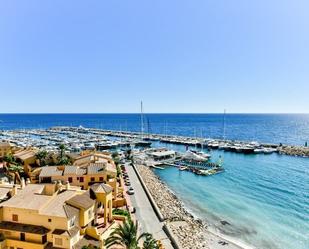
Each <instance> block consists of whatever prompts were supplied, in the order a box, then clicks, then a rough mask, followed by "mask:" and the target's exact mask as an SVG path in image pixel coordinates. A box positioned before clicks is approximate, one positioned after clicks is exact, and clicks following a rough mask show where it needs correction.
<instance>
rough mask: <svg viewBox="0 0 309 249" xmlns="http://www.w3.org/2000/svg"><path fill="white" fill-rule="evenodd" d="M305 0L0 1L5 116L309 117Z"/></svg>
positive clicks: (0, 86)
mask: <svg viewBox="0 0 309 249" xmlns="http://www.w3.org/2000/svg"><path fill="white" fill-rule="evenodd" d="M308 13H309V1H308V0H289V1H287V0H196V1H195V0H190V1H188V0H186V1H183V0H149V1H148V0H138V1H137V0H121V1H120V0H112V1H103V0H97V1H92V0H89V1H78V0H72V1H69V0H65V1H63V0H50V1H47V0H44V1H41V0H37V1H32V0H27V1H13V0H10V1H9V0H7V1H5V0H3V1H0V99H1V104H0V112H2V113H8V112H103V113H104V112H139V102H140V100H143V101H144V105H145V111H146V112H203V113H208V112H220V113H221V112H222V111H223V109H224V108H226V109H227V110H228V112H298V113H307V112H309V14H308Z"/></svg>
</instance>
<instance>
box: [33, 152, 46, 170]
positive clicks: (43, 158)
mask: <svg viewBox="0 0 309 249" xmlns="http://www.w3.org/2000/svg"><path fill="white" fill-rule="evenodd" d="M47 155H48V152H47V151H46V150H40V151H39V152H38V153H36V155H35V156H36V158H37V159H38V160H39V162H40V166H45V165H46V157H47Z"/></svg>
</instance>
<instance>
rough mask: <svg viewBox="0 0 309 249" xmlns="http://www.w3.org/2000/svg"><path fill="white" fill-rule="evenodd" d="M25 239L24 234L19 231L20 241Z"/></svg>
mask: <svg viewBox="0 0 309 249" xmlns="http://www.w3.org/2000/svg"><path fill="white" fill-rule="evenodd" d="M25 240H26V236H25V234H24V233H20V241H25Z"/></svg>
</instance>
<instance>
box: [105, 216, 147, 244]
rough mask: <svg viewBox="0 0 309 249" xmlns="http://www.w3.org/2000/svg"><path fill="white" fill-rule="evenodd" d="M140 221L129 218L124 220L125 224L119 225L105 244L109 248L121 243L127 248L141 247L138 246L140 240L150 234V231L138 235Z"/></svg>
mask: <svg viewBox="0 0 309 249" xmlns="http://www.w3.org/2000/svg"><path fill="white" fill-rule="evenodd" d="M137 231H138V223H137V222H136V224H134V222H133V221H132V220H131V219H129V220H127V221H125V222H124V224H123V225H122V226H121V225H118V227H116V228H114V231H113V232H112V233H111V234H110V236H109V237H108V238H107V239H106V241H105V245H106V247H107V248H110V247H112V246H113V245H120V246H123V247H125V248H126V249H140V247H139V246H138V244H139V241H140V240H141V239H142V238H143V237H146V236H147V235H149V234H148V233H142V234H141V235H140V236H137Z"/></svg>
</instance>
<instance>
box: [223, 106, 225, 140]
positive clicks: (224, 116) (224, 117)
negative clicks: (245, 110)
mask: <svg viewBox="0 0 309 249" xmlns="http://www.w3.org/2000/svg"><path fill="white" fill-rule="evenodd" d="M225 115H226V109H224V114H223V140H225Z"/></svg>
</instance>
